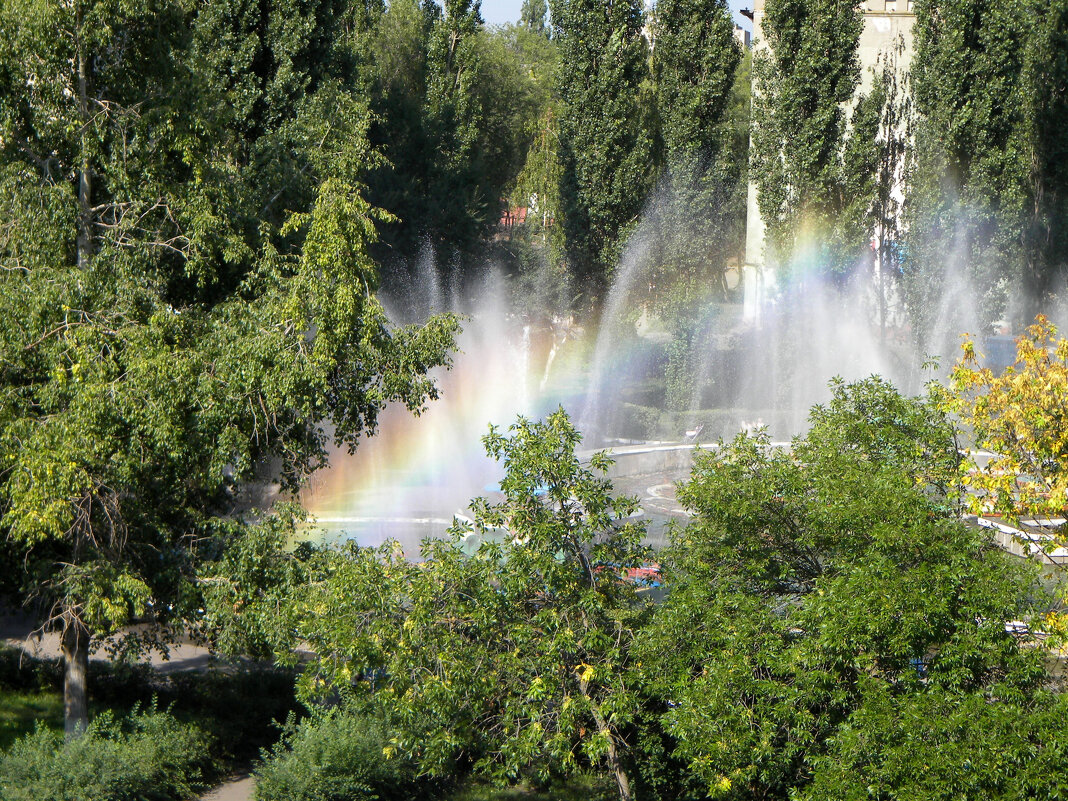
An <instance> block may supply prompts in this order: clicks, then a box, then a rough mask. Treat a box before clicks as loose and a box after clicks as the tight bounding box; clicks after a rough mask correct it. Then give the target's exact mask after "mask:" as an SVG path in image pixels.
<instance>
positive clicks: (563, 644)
mask: <svg viewBox="0 0 1068 801" xmlns="http://www.w3.org/2000/svg"><path fill="white" fill-rule="evenodd" d="M578 441H579V434H578V431H577V430H576V429H575V428H574V426H573V425H572V424H571V423H570V421H569V420H568V418H567V415H566V414H565V413H564V412H563V411H558V412H555V413H553V414H551V415H550V416H549V417H548V418H547V419H546V421H545V422H544V423H534V422H530V421H527V420H524V419H520V420H519V421H518V422H517V423H515V424H514V425H513V426H512V427H511V428H510V431H509V434H508V436H505V435H504V434H502V433H501V432H499V431H497V430H495V429H491V431H490V433H489V435H488V436H487V437H486V438H485V443H486V449H487V452H488V453H490V455H492V456H494V457H496V458H498V459H500V460H501V461H502V462H503V464H504V469H505V478H504V479H503V480H502V481H501V489H502V492H503V493H504V495H505V499H504V500H503V501H501V502H500V503H499V504H492V505H491V504H489V503H487V502H486V501H485V500H483V499H479V500H476V501H475V502H474V503H473V504H472V510H473V517H474V524H473V530H472V529H470V528H467V527H461V528H460V529H459V530H457V531H456V538H454V539H453V540H451V541H448V540H447V541H433V540H428V541H427V542H426V543H425V544H424V549H423V557H424V561H423V562H422V563H421V564H418V565H415V564H411V563H409V562H407V561H406V560H405V559H404V557H403V555H402V554H400V553H399V551H397V550H393V549H391V548H390V547H389V546H385V547H384V548H383V549H380V550H377V551H369V550H359V549H350V550H347V551H342V552H341V553H339V554H336V555H334V556H333V557H329V558H328V559H327V561H326V562H325V564H326V565H327V567H326V570H325V572H324V573H323V574H321V576H320V578H319V579H318V580H317V581H315V582H312V583H311V584H310V585H309V586H308V587H307V591H306V595H304V596H301V597H300V601H299V603H300V607H301V608H303V609H305V610H307V616H306V618H305V621H304V624H303V626H302V628H301V629H300V630H299V635H298V636H299V637H300V639H302V640H304V641H306V642H307V643H308V645H309V646H310V647H311V649H312V650H313V651H314V653H316V654H317V655H318V658H317V659H316V661H315V662H314V663H313V664H312V665H311V666H309V668H308V670H306V672H305V674H304V679H303V682H304V687H305V690H306V691H310V692H311V693H313V694H320V693H323V692H326V693H329V692H339V693H340V694H341V695H342V697H345V698H348V699H350V701H351V702H352V703H356V704H358V705H364V704H365V705H368V706H370V707H377V708H378V709H379V710H380V711H381V712H382V714H383V715H384V716H385V719H387V720H388V721H390V722H391V723H392V724H393V725H394V727H395V728H396V731H397V735H396V739H395V740H394V746H395V747H396V748H397V749H399V750H401V751H404V752H410V753H414V752H416V751H418V753H419V755H420V758H421V761H422V765H423V769H424V770H428V771H433V772H445V773H448V772H451V771H453V770H455V765H456V764H457V762H458V761H460V762H465V761H468V760H471V761H473V762H474V763H475V768H476V769H477V770H479V771H481V772H484V773H487V774H489V775H490V776H493V777H495V778H496V779H498V780H502V781H503V780H507V779H515V778H517V777H520V776H523V775H529V774H530V773H531V772H533V773H534V774H535V775H537V776H539V777H541V778H543V779H544V778H547V777H550V776H552V775H554V774H558V773H560V772H563V773H568V772H571V771H574V770H577V769H580V768H582V767H583V766H586V765H590V764H607V766H608V767H609V769H610V771H611V772H612V774H613V776H614V778H615V780H616V782H617V785H618V787H619V792H620V797H621V798H623V799H629V798H631V797H632V791H631V789H630V776H629V774H628V770H627V760H626V753H625V749H626V744H627V738H626V737H625V733H626V732H627V730H628V726H630V725H631V724H632V723H633V721H634V719H635V716H636V710H637V706H638V703H637V695H636V690H635V687H634V686H633V685H632V682H631V674H630V670H631V665H630V658H629V652H630V649H631V645H632V642H633V640H634V638H635V636H636V631H637V629H638V627H639V626H640V625H641V623H642V619H643V617H644V616H645V615H646V614H647V611H648V610H647V608H646V607H645V606H644V605H642V604H641V603H640V602H639V601H638V600H637V596H636V594H635V587H634V585H633V584H631V583H630V582H628V581H626V580H625V578H624V576H623V573H624V572H625V571H626V570H627V569H628V568H632V567H637V566H639V565H640V564H641V563H642V561H643V559H644V558H646V555H647V554H646V549H645V548H643V547H642V546H641V544H640V542H641V537H642V534H643V531H642V528H641V526H639V525H638V524H636V523H634V522H631V521H628V520H627V516H628V515H629V514H630V513H631V512H632V511H633V510H634V509H635V501H634V500H633V499H630V498H613V497H612V496H611V494H610V492H611V484H610V482H609V481H608V480H607V479H605V478H601V477H599V476H597V475H596V474H595V473H599V474H603V473H604V472H605V471H606V470H607V468H608V466H609V464H610V462H609V460H608V459H607V457H606V456H605V454H604V453H600V454H596V455H595V456H593V457H592V458H591V460H590V468H589V469H588V468H586V467H584V466H583V465H582V464H580V462H579V460H578V458H577V457H576V455H575V452H574V448H575V446H576V444H577V443H578ZM472 536H481V538H482V539H483V540H484V542H483V544H482V545H481V547H479V548H478V550H477V553H475V555H474V556H468V555H466V554H465V552H464V549H463V548H462V547H461V545H462V543H463V540H464V538H465V537H466V538H470V537H472Z"/></svg>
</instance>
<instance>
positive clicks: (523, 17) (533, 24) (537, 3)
mask: <svg viewBox="0 0 1068 801" xmlns="http://www.w3.org/2000/svg"><path fill="white" fill-rule="evenodd" d="M548 16H549V3H548V0H523V7H522V8H521V9H520V11H519V24H520V25H521V26H522V27H524V28H526V29H527V30H528V31H530V32H531V33H537V34H541V35H542V36H548V35H549V26H548V24H547V19H546V18H547V17H548Z"/></svg>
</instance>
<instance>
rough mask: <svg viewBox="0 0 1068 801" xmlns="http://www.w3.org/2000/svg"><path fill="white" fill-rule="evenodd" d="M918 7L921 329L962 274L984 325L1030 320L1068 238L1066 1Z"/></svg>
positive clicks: (915, 239) (915, 274) (912, 224)
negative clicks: (1067, 206)
mask: <svg viewBox="0 0 1068 801" xmlns="http://www.w3.org/2000/svg"><path fill="white" fill-rule="evenodd" d="M916 13H917V20H916V44H915V48H916V52H915V56H914V60H913V65H914V66H913V88H914V92H915V98H916V110H917V112H918V122H917V129H916V150H915V165H914V167H913V169H912V174H913V180H912V182H911V183H912V187H911V192H910V213H909V228H910V232H909V259H908V288H909V293H910V296H909V301H910V306H911V307H912V309H913V312H914V315H915V317H916V321H917V323H918V325H917V328H919V329H920V330H921V332H922V333H924V334H927V333H928V332H929V331H930V330H931V329H932V328H933V327H934V326H935V325H936V323H939V322H940V319H939V318H940V316H941V314H942V313H941V311H940V310H941V309H942V308H943V306H942V304H941V303H940V301H941V298H942V297H943V296H944V295H945V294H946V293H947V292H951V291H954V287H953V283H954V282H955V281H961V280H964V281H967V282H969V283H970V284H971V285H972V286H973V291H974V293H975V294H976V295H977V296H978V297H979V313H980V315H981V319H982V320H983V321H984V322H993V321H995V320H1000V319H1008V318H1010V317H1011V318H1014V321H1015V322H1024V321H1027V320H1029V319H1031V318H1032V317H1033V316H1034V314H1035V313H1036V312H1037V311H1038V310H1039V309H1041V308H1042V303H1043V302H1044V300H1045V299H1046V298H1047V297H1048V295H1049V293H1050V292H1051V291H1052V290H1053V287H1054V286H1055V284H1056V281H1057V280H1058V276H1060V275H1061V274H1062V270H1063V266H1064V263H1065V248H1066V243H1068V240H1066V238H1065V237H1066V233H1065V229H1064V228H1063V226H1062V224H1061V222H1060V220H1061V219H1062V218H1063V214H1062V211H1063V207H1064V203H1065V197H1066V195H1065V184H1064V182H1065V173H1064V171H1063V159H1062V158H1061V155H1062V154H1063V153H1064V152H1065V147H1066V141H1068V140H1066V138H1065V132H1064V119H1065V104H1064V97H1063V92H1062V91H1061V88H1060V87H1062V86H1063V80H1062V79H1061V78H1062V77H1063V71H1064V69H1065V52H1066V41H1068V40H1066V33H1065V32H1066V25H1068V7H1065V5H1064V4H1063V3H1060V2H1058V3H1054V4H1052V5H1051V4H1049V3H1037V2H1029V1H1025V2H1020V3H1013V4H1005V3H997V2H988V1H987V0H927V2H923V3H918V4H917V8H916ZM941 322H944V321H941ZM958 322H960V323H961V325H959V326H958V327H956V329H955V330H957V331H959V330H961V328H963V326H964V322H963V321H958Z"/></svg>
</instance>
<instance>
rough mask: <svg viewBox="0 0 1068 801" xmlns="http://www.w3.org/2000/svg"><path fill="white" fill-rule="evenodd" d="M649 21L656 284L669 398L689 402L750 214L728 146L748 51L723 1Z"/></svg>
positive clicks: (663, 8)
mask: <svg viewBox="0 0 1068 801" xmlns="http://www.w3.org/2000/svg"><path fill="white" fill-rule="evenodd" d="M652 28H653V35H654V39H655V42H656V45H655V47H654V49H653V59H652V67H653V82H654V83H653V85H654V91H655V93H656V105H657V112H658V118H659V123H660V129H659V133H660V141H661V143H662V151H663V152H662V155H661V160H662V163H663V172H662V177H661V179H660V183H659V186H658V188H657V193H656V197H655V205H654V208H655V213H654V215H653V219H654V223H653V224H654V226H655V233H654V237H655V239H654V241H655V243H656V250H655V256H654V267H653V274H652V276H651V277H650V283H652V284H654V285H655V286H656V290H655V295H656V298H655V300H656V301H657V305H658V306H659V307H660V310H661V314H662V316H663V317H665V318H666V322H667V323H668V325H669V326H670V328H671V330H672V334H673V337H674V341H673V342H672V343H671V346H670V348H669V364H668V376H667V378H668V403H669V404H670V405H671V406H673V407H674V408H686V407H687V406H688V405H689V404H690V403H691V402H692V400H693V397H692V396H693V393H694V390H695V386H694V382H693V378H692V377H693V376H694V375H696V374H698V373H699V370H698V369H697V367H696V364H695V363H694V362H695V356H696V353H695V350H696V348H697V342H698V341H699V340H700V339H701V336H702V334H703V328H704V326H703V325H702V322H703V321H702V319H701V318H702V316H703V313H704V311H705V310H706V308H707V301H708V300H709V297H710V296H713V297H716V298H717V299H720V300H722V299H723V298H724V296H725V295H726V292H727V284H726V272H727V259H728V257H729V255H730V254H732V253H735V252H737V247H736V245H735V241H734V240H735V239H736V238H737V237H738V234H739V233H740V231H741V226H740V224H741V223H742V221H743V220H744V214H745V211H744V210H745V202H744V189H743V188H742V184H741V177H742V174H743V172H744V166H743V165H744V155H743V154H738V153H735V152H733V150H732V148H731V145H732V133H733V132H732V131H731V130H730V127H729V123H730V121H729V119H728V114H727V111H728V108H729V105H730V101H731V97H732V90H733V88H734V79H735V73H736V71H737V68H738V63H739V61H740V60H741V55H742V54H741V49H740V48H739V47H738V44H737V42H736V41H735V38H734V23H733V21H732V20H731V16H730V10H729V9H728V7H727V4H726V2H724V0H660V2H659V3H657V5H656V8H655V11H654V17H653V26H652Z"/></svg>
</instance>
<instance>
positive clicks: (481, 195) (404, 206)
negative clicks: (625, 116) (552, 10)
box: [366, 0, 554, 259]
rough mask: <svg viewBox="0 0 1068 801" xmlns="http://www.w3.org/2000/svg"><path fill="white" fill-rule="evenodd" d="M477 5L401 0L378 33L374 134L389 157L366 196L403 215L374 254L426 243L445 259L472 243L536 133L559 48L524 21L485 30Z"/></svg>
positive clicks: (373, 65) (488, 226)
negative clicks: (551, 61)
mask: <svg viewBox="0 0 1068 801" xmlns="http://www.w3.org/2000/svg"><path fill="white" fill-rule="evenodd" d="M477 5H478V4H477V3H470V2H456V3H451V2H450V3H447V4H446V7H445V8H444V10H442V9H439V7H438V6H437V5H436V4H434V3H422V4H420V3H419V2H417V0H398V2H394V3H391V4H390V6H389V9H388V10H387V11H386V13H385V14H384V15H383V16H382V17H381V18H380V19H379V20H378V21H377V24H376V25H375V27H374V29H373V30H372V31H371V34H370V44H369V45H368V48H369V52H370V53H371V56H370V60H369V64H368V66H367V69H366V72H367V74H368V76H369V78H370V94H371V107H372V110H373V111H374V113H375V116H376V124H375V125H374V126H372V129H371V137H370V138H371V141H372V143H374V144H375V145H376V146H377V147H378V148H380V149H381V151H382V153H383V155H384V156H385V157H386V160H387V162H386V163H385V164H383V165H381V166H380V167H379V168H377V169H376V170H375V171H374V173H373V174H372V175H371V176H370V178H369V185H370V192H369V195H368V197H369V199H370V200H371V202H372V203H374V204H375V205H377V206H380V207H382V208H385V209H387V210H388V211H389V212H390V213H392V214H393V215H394V216H395V217H396V218H397V219H396V220H394V222H393V224H392V225H390V226H388V227H387V228H386V230H385V231H384V237H383V243H382V246H381V247H380V248H378V249H377V251H376V252H378V253H379V254H381V255H383V256H385V255H387V254H388V256H389V258H390V259H396V258H397V256H401V257H404V258H407V259H414V258H415V257H416V256H418V255H419V252H420V250H421V248H423V247H424V245H425V244H426V243H427V242H430V243H431V244H433V245H435V246H436V247H438V248H439V249H443V250H446V251H447V253H446V254H445V255H447V256H448V258H450V259H451V258H452V257H453V256H454V255H460V256H463V255H464V254H465V253H469V252H471V251H474V250H475V249H476V247H477V246H478V244H479V243H480V242H482V241H483V240H484V239H485V238H486V237H487V235H488V234H489V233H490V231H491V230H492V228H493V226H495V225H496V224H497V222H498V220H499V212H500V201H502V200H503V199H504V198H505V197H506V196H507V195H508V192H509V190H510V189H511V187H512V185H513V183H514V181H515V178H516V175H517V174H518V173H519V171H520V169H521V168H522V166H523V162H524V159H525V157H526V152H527V149H528V147H529V143H530V141H531V138H532V137H533V126H534V120H536V119H537V117H538V115H539V113H540V112H541V109H542V105H543V103H544V99H545V95H546V86H545V83H546V75H547V73H548V72H549V71H550V69H551V68H549V67H547V66H546V65H544V64H543V59H544V58H549V59H551V54H552V52H553V49H554V48H553V46H552V44H551V43H550V42H549V41H548V39H547V38H546V37H545V36H544V35H542V34H539V33H536V32H533V31H531V30H528V29H527V28H525V27H522V26H520V27H515V26H512V27H506V28H503V29H500V30H490V31H487V30H486V29H485V27H484V26H483V24H482V19H481V16H480V15H479V12H478V8H477ZM546 54H548V55H546Z"/></svg>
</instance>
